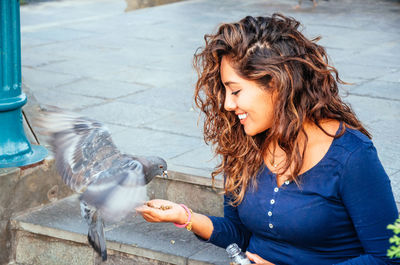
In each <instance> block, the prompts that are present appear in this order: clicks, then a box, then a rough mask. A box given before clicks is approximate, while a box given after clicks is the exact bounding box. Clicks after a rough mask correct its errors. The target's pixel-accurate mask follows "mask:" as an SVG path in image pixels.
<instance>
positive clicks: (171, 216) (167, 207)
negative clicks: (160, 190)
mask: <svg viewBox="0 0 400 265" xmlns="http://www.w3.org/2000/svg"><path fill="white" fill-rule="evenodd" d="M179 207H181V206H179V205H178V204H176V203H173V202H170V201H167V200H158V199H157V200H151V201H148V202H146V203H145V204H143V205H141V206H139V207H137V208H136V212H138V213H139V214H141V215H142V216H143V218H144V219H145V220H146V221H148V222H153V223H154V222H171V221H172V222H175V219H177V217H178V216H179V210H182V209H180V208H179Z"/></svg>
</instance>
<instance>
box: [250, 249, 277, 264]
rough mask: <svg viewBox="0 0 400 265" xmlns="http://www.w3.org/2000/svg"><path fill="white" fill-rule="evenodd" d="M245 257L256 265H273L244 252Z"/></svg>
mask: <svg viewBox="0 0 400 265" xmlns="http://www.w3.org/2000/svg"><path fill="white" fill-rule="evenodd" d="M246 255H247V257H248V258H249V260H251V261H254V262H255V263H256V264H259V265H274V264H273V263H271V262H269V261H266V260H265V259H263V258H261V257H260V256H258V255H257V254H253V253H250V252H248V251H246Z"/></svg>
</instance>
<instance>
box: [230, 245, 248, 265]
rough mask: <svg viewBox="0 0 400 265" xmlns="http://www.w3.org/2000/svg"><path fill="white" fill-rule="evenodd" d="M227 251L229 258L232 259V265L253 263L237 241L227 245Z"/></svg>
mask: <svg viewBox="0 0 400 265" xmlns="http://www.w3.org/2000/svg"><path fill="white" fill-rule="evenodd" d="M226 252H228V255H229V258H230V259H231V263H230V265H244V264H251V262H250V260H249V259H248V258H247V256H246V254H244V253H243V252H242V250H241V249H240V248H239V246H238V245H237V244H236V243H232V244H230V245H229V246H227V247H226Z"/></svg>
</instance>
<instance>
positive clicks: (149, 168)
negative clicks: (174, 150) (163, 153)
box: [137, 156, 168, 184]
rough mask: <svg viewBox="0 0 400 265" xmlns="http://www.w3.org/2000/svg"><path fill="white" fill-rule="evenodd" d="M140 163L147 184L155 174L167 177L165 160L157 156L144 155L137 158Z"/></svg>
mask: <svg viewBox="0 0 400 265" xmlns="http://www.w3.org/2000/svg"><path fill="white" fill-rule="evenodd" d="M137 159H138V160H139V162H141V163H142V165H143V169H144V173H145V181H146V184H148V183H149V182H150V181H151V180H152V179H153V178H154V177H155V176H157V175H159V176H163V177H168V175H167V162H165V160H164V159H162V158H161V157H158V156H146V157H140V158H137Z"/></svg>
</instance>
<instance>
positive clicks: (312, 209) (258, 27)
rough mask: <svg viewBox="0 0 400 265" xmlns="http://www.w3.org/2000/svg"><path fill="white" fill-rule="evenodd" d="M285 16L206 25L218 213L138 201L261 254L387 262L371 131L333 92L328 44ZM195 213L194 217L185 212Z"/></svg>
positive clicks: (203, 96)
mask: <svg viewBox="0 0 400 265" xmlns="http://www.w3.org/2000/svg"><path fill="white" fill-rule="evenodd" d="M299 25H300V23H299V22H298V21H296V20H294V19H292V18H288V17H285V16H283V15H280V14H274V15H273V16H271V17H256V18H254V17H250V16H249V17H246V18H244V19H242V20H241V21H239V22H237V23H232V24H223V25H221V26H220V27H219V29H218V31H217V33H216V34H214V35H206V37H205V40H206V45H205V47H204V48H203V49H202V50H201V51H200V52H199V53H198V54H196V55H195V66H196V67H197V69H198V72H199V79H198V82H197V85H196V90H195V101H196V104H197V106H199V108H200V109H201V110H202V111H203V112H204V114H205V124H204V135H205V140H206V141H207V142H208V143H211V144H214V145H215V147H216V148H215V151H216V153H217V154H218V155H220V156H221V158H222V162H221V164H220V165H218V167H217V168H216V170H215V171H214V172H213V176H215V175H217V174H223V176H224V179H225V194H224V198H225V203H224V217H214V216H205V215H201V214H198V213H191V212H190V211H189V209H188V208H187V206H184V205H179V204H176V203H173V202H169V201H165V200H153V201H150V202H148V205H150V206H155V207H157V206H160V205H167V206H169V207H170V209H168V210H160V209H156V208H153V207H148V206H143V207H140V208H139V209H138V211H139V212H140V213H141V214H142V215H143V217H144V218H145V219H146V220H147V221H149V222H173V223H175V224H177V225H181V226H184V227H186V228H188V229H191V231H193V232H194V233H195V234H196V235H197V236H198V237H200V238H202V239H204V240H207V241H209V242H211V243H213V244H215V245H217V246H220V247H226V246H228V245H229V244H231V243H237V244H238V245H239V246H240V247H241V248H242V249H243V250H247V254H248V256H249V257H250V259H251V260H253V261H254V262H256V263H263V264H271V263H272V264H297V265H300V264H307V265H309V264H319V265H321V264H391V263H398V262H399V261H398V260H390V259H388V258H387V257H386V251H387V249H388V248H389V241H388V240H389V237H390V236H391V232H390V231H389V230H387V229H386V226H387V225H388V224H390V223H393V222H394V221H395V219H396V218H397V216H398V212H397V208H396V204H395V201H394V198H393V194H392V190H391V186H390V181H389V178H388V176H387V174H386V173H385V171H384V169H383V167H382V165H381V163H380V161H379V158H378V155H377V152H376V149H375V147H374V146H373V144H372V142H371V140H370V138H371V135H370V134H369V133H368V131H367V130H366V129H365V128H364V127H363V125H362V124H361V122H360V121H359V120H358V119H357V117H356V115H355V114H354V112H353V111H352V109H351V108H350V107H349V106H348V105H347V104H345V103H344V102H343V101H342V100H341V98H340V97H339V91H338V83H343V82H342V81H341V80H340V79H339V77H338V72H337V71H336V69H335V68H333V67H332V66H330V65H329V64H328V58H327V54H326V51H325V49H324V48H323V47H321V46H319V45H318V44H317V43H316V41H317V40H318V39H314V40H308V39H307V38H305V37H304V36H303V34H302V33H301V32H300V31H299ZM188 219H190V220H188Z"/></svg>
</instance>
